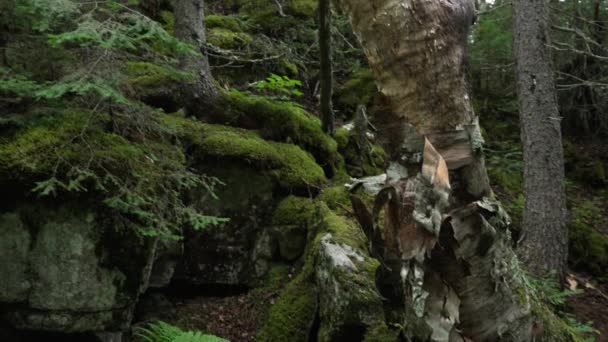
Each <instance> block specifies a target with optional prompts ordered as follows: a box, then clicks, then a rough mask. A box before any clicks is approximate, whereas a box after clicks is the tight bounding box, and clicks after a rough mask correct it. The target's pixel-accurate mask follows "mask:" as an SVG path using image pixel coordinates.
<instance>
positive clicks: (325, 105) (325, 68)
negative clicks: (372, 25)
mask: <svg viewBox="0 0 608 342" xmlns="http://www.w3.org/2000/svg"><path fill="white" fill-rule="evenodd" d="M319 49H320V53H321V71H320V73H321V121H322V125H323V130H324V131H325V133H327V134H332V135H333V134H334V111H333V108H332V103H331V96H332V79H333V77H332V67H331V2H330V0H319Z"/></svg>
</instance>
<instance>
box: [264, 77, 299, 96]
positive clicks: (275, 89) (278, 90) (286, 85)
mask: <svg viewBox="0 0 608 342" xmlns="http://www.w3.org/2000/svg"><path fill="white" fill-rule="evenodd" d="M254 86H255V88H257V89H259V90H266V91H269V92H271V93H273V94H275V95H278V97H279V98H283V97H285V96H287V97H289V96H302V92H301V91H300V90H299V89H298V88H300V87H301V86H302V82H300V81H298V80H292V79H291V78H289V77H288V76H279V75H277V74H270V76H268V77H266V79H265V80H263V81H259V82H256V83H254Z"/></svg>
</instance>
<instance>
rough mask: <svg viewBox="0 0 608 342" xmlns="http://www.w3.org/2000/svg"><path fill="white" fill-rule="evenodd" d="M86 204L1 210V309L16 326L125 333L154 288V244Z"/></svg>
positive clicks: (11, 323)
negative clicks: (147, 292) (144, 293)
mask: <svg viewBox="0 0 608 342" xmlns="http://www.w3.org/2000/svg"><path fill="white" fill-rule="evenodd" d="M91 208H92V207H91V206H86V205H80V204H79V205H67V204H66V205H61V206H51V205H46V204H42V203H38V204H23V205H19V206H17V207H16V209H13V210H9V211H5V212H3V213H0V232H1V234H2V235H1V238H0V274H2V278H1V279H0V308H1V312H2V318H3V319H4V320H6V321H7V322H9V324H10V325H12V326H13V327H15V328H18V329H29V330H47V331H61V332H83V331H104V330H112V331H120V330H122V329H125V328H126V327H127V326H128V324H129V323H130V321H131V316H132V311H133V308H134V305H135V302H136V301H137V298H138V296H139V294H140V293H141V292H142V291H143V290H144V289H145V288H146V286H147V283H148V276H149V273H150V267H151V262H152V255H153V247H154V243H153V242H152V241H144V240H142V239H140V238H139V237H137V236H136V234H135V232H134V230H133V229H132V228H131V227H129V226H128V225H127V224H126V223H125V222H121V221H119V220H115V219H112V218H111V217H109V216H106V215H102V213H100V212H96V211H94V210H91Z"/></svg>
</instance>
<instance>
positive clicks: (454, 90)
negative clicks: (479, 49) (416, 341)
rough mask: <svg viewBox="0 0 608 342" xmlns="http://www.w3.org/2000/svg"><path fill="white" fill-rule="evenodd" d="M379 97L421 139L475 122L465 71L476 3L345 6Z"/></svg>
mask: <svg viewBox="0 0 608 342" xmlns="http://www.w3.org/2000/svg"><path fill="white" fill-rule="evenodd" d="M341 3H342V4H343V7H344V9H345V10H346V12H347V13H348V15H349V17H350V19H351V23H352V25H353V28H354V30H355V32H356V34H357V37H358V38H359V40H360V42H361V45H362V46H363V50H364V52H365V55H366V57H367V60H368V63H369V65H370V67H371V68H372V70H373V72H374V77H375V79H376V84H377V85H378V88H379V90H380V92H381V93H382V94H383V95H385V96H386V97H388V98H389V99H390V102H391V105H392V108H393V111H394V113H395V114H396V115H398V116H400V117H405V118H406V119H407V122H408V123H410V124H412V125H413V126H414V127H416V129H417V130H418V132H419V133H420V134H427V133H432V132H438V131H439V132H441V131H450V130H453V129H456V128H458V127H459V126H460V125H462V124H463V123H470V122H472V121H473V118H474V112H473V108H472V106H471V100H470V98H469V91H468V87H467V82H466V73H465V72H464V69H465V67H466V66H465V59H464V57H465V46H466V40H467V34H468V28H469V26H470V25H471V23H472V21H473V18H474V5H473V2H472V1H437V0H413V1H403V0H390V1H389V0H382V1H369V0H342V1H341Z"/></svg>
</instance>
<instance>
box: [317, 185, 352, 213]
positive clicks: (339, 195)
mask: <svg viewBox="0 0 608 342" xmlns="http://www.w3.org/2000/svg"><path fill="white" fill-rule="evenodd" d="M318 199H319V200H321V201H323V202H325V203H326V204H327V206H328V207H329V208H330V209H331V210H334V211H336V212H339V213H344V209H345V208H350V205H351V204H350V195H349V193H348V190H347V189H346V187H345V186H344V185H337V186H332V187H328V188H325V189H323V192H321V194H320V195H319V197H318Z"/></svg>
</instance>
